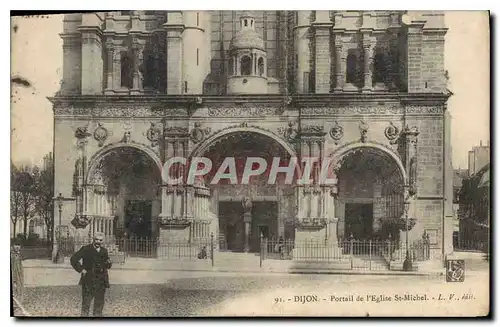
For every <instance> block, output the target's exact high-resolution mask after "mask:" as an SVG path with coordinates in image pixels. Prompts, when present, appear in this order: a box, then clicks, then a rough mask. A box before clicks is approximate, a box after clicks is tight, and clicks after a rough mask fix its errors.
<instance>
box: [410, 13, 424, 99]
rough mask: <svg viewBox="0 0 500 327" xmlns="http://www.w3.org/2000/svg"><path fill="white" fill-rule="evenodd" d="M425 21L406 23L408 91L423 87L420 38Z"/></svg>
mask: <svg viewBox="0 0 500 327" xmlns="http://www.w3.org/2000/svg"><path fill="white" fill-rule="evenodd" d="M424 25H425V21H412V22H411V23H410V24H408V25H407V26H408V32H407V33H408V34H407V35H408V36H407V38H408V41H407V42H408V50H407V51H408V61H407V64H406V66H407V70H408V72H407V82H408V93H415V92H421V91H422V90H423V89H424V80H423V78H422V75H423V74H422V39H423V31H422V29H423V27H424Z"/></svg>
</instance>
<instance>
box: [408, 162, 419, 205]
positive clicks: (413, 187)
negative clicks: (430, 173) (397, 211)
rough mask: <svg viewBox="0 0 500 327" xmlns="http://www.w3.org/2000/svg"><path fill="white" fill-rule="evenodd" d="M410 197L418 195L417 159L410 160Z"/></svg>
mask: <svg viewBox="0 0 500 327" xmlns="http://www.w3.org/2000/svg"><path fill="white" fill-rule="evenodd" d="M409 191H410V195H411V196H413V195H415V194H416V193H417V158H416V157H412V158H411V159H410V190H409Z"/></svg>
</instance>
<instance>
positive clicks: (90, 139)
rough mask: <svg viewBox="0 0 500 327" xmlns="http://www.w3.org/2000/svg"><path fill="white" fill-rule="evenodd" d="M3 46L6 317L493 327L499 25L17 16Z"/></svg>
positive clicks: (298, 16)
mask: <svg viewBox="0 0 500 327" xmlns="http://www.w3.org/2000/svg"><path fill="white" fill-rule="evenodd" d="M331 6H332V7H333V6H335V4H333V3H332V4H331ZM283 7H285V4H283ZM10 37H11V50H10V51H11V67H10V71H11V76H10V84H11V98H10V101H11V110H10V125H11V126H10V135H11V140H10V143H11V144H10V147H11V153H10V260H11V261H10V277H11V316H12V317H103V318H106V317H186V318H187V317H235V316H247V317H271V316H272V317H292V316H302V317H405V316H406V317H409V316H411V317H485V316H487V315H489V314H490V310H491V308H490V303H491V299H490V261H491V257H490V254H491V248H490V247H491V231H490V215H491V201H490V195H491V188H490V169H491V168H490V153H491V151H490V13H489V12H488V11H435V10H428V11H412V10H376V11H373V10H371V11H370V10H356V11H354V10H351V11H345V10H333V9H332V10H237V11H231V10H211V11H207V10H199V11H197V10H192V9H190V10H172V11H170V10H126V11H102V12H89V11H85V12H83V11H81V12H77V11H73V12H66V13H57V12H55V13H47V12H44V13H43V14H40V15H36V14H31V13H30V14H29V15H25V14H22V13H14V12H11V17H10Z"/></svg>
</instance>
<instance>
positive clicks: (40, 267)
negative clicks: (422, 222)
mask: <svg viewBox="0 0 500 327" xmlns="http://www.w3.org/2000/svg"><path fill="white" fill-rule="evenodd" d="M23 266H24V268H25V270H37V271H38V272H41V273H42V274H49V275H51V276H54V274H63V275H66V273H63V272H60V271H64V270H67V271H69V272H70V273H71V274H74V271H73V270H72V267H71V266H70V264H69V259H67V258H66V259H65V261H64V263H59V264H54V263H52V262H51V261H50V260H25V261H23ZM350 268H351V267H350V261H344V262H323V263H321V262H297V261H292V260H264V261H263V262H262V267H261V266H260V259H259V257H258V256H255V257H246V258H245V259H240V258H236V259H234V260H222V259H219V260H216V261H215V262H214V266H212V262H211V260H180V259H169V260H166V259H146V258H127V260H126V261H125V263H124V264H114V265H113V268H112V269H111V271H113V272H115V271H120V272H121V274H125V272H127V271H128V272H129V273H128V275H137V274H139V275H140V274H145V275H152V274H153V272H158V273H160V274H161V273H162V272H163V273H164V272H172V273H174V274H179V273H185V272H205V273H214V274H218V273H251V274H269V273H281V274H342V275H344V274H345V275H443V274H444V268H441V267H436V266H435V265H433V266H429V267H426V269H424V270H420V271H413V272H404V271H390V270H387V269H386V268H383V267H373V269H372V270H370V269H369V268H362V269H350ZM54 270H57V271H59V272H55V271H54ZM132 272H133V274H131V273H132ZM76 277H78V276H76ZM40 278H41V276H40ZM144 280H145V281H146V280H147V278H145V279H144ZM33 283H34V284H36V282H33Z"/></svg>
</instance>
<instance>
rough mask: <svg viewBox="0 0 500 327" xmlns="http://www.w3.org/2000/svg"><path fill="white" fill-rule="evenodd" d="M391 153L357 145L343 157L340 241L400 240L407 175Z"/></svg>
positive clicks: (340, 165) (339, 175)
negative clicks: (399, 221)
mask: <svg viewBox="0 0 500 327" xmlns="http://www.w3.org/2000/svg"><path fill="white" fill-rule="evenodd" d="M388 151H389V150H382V149H380V148H378V147H371V146H358V147H352V148H350V149H348V150H347V151H345V152H343V153H342V154H341V155H340V157H339V159H338V163H337V172H336V174H337V179H338V196H337V199H336V200H335V201H336V205H335V208H336V216H337V217H338V218H339V221H338V236H339V239H346V240H347V239H355V240H360V241H368V240H386V239H388V238H392V239H393V240H395V241H396V240H398V239H399V229H398V227H397V219H399V218H400V217H402V215H403V214H404V185H405V180H406V175H405V171H404V169H403V168H402V167H403V165H402V163H401V162H400V161H398V160H399V159H397V158H396V157H395V155H394V154H392V153H390V152H388Z"/></svg>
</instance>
